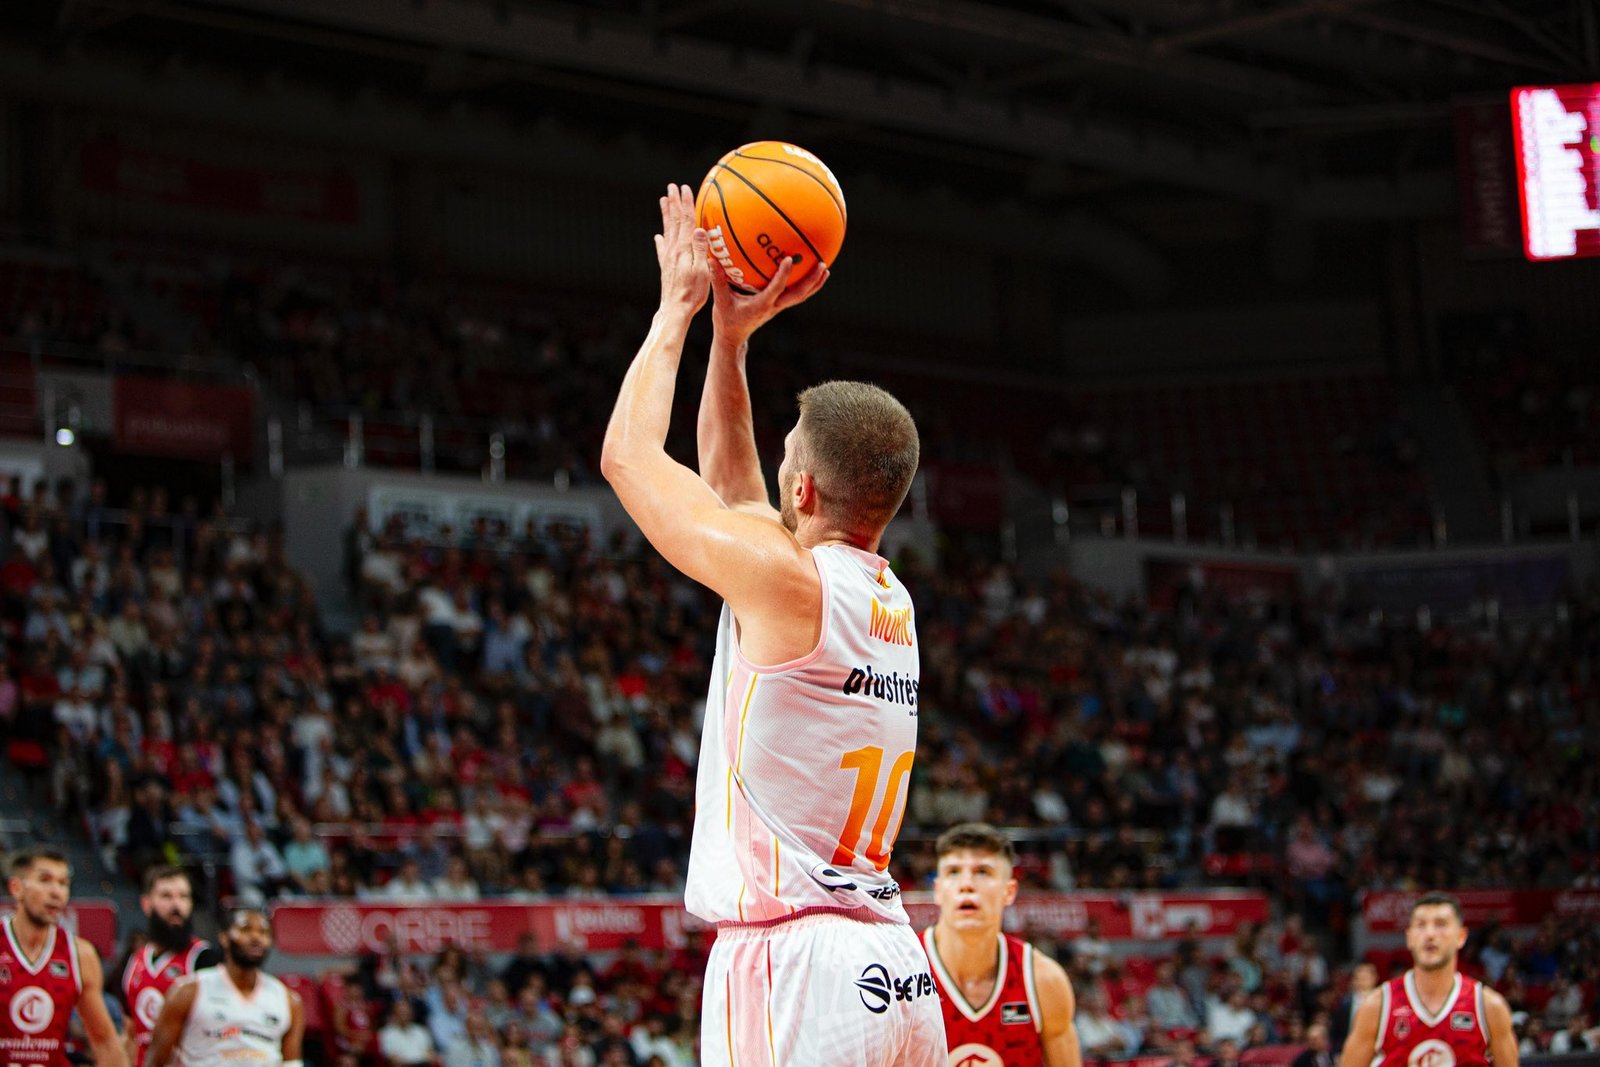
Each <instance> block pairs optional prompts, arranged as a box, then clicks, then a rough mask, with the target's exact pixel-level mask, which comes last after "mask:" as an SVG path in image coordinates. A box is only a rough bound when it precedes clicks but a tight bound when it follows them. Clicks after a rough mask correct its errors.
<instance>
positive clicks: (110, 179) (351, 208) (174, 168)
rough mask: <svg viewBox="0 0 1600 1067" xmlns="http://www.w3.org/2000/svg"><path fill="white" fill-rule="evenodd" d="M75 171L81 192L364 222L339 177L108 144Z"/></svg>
mask: <svg viewBox="0 0 1600 1067" xmlns="http://www.w3.org/2000/svg"><path fill="white" fill-rule="evenodd" d="M79 164H80V170H81V173H82V181H83V185H84V188H86V189H94V190H97V191H99V192H106V193H115V194H117V195H119V196H128V197H137V198H138V199H141V200H159V201H161V202H163V203H168V204H180V205H183V206H185V207H194V208H205V209H208V210H212V211H224V212H228V213H230V214H235V215H253V216H257V217H260V218H282V219H299V220H301V221H304V222H321V223H328V224H330V225H339V226H353V225H355V224H356V223H358V222H360V221H361V190H360V186H359V185H358V184H357V182H356V179H355V177H354V176H352V175H351V174H349V173H347V172H345V171H342V170H337V169H304V170H277V169H271V170H268V169H264V168H260V167H246V166H235V165H230V164H226V163H216V162H212V161H209V160H203V159H195V158H193V157H191V156H188V155H184V154H180V153H177V152H166V151H162V150H160V149H153V148H141V147H136V146H134V145H128V144H123V143H122V142H120V141H116V140H111V139H105V138H102V139H99V140H93V141H90V142H89V143H87V144H85V145H84V146H83V150H82V152H81V154H80V156H79Z"/></svg>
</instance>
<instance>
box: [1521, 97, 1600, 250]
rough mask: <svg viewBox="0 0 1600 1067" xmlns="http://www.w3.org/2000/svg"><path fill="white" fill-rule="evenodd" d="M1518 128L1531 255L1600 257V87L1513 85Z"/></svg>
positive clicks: (1526, 244) (1525, 245)
mask: <svg viewBox="0 0 1600 1067" xmlns="http://www.w3.org/2000/svg"><path fill="white" fill-rule="evenodd" d="M1511 129H1512V135H1513V140H1514V144H1515V146H1516V156H1517V199H1518V201H1519V202H1520V203H1521V205H1522V249H1523V252H1524V254H1526V255H1527V257H1528V258H1529V259H1532V260H1549V259H1573V258H1576V257H1580V256H1600V84H1592V85H1535V86H1522V87H1519V88H1516V89H1513V90H1511Z"/></svg>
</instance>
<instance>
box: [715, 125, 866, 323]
mask: <svg viewBox="0 0 1600 1067" xmlns="http://www.w3.org/2000/svg"><path fill="white" fill-rule="evenodd" d="M694 206H695V219H696V221H697V222H698V223H699V224H700V225H701V226H703V227H705V229H706V231H707V232H708V233H710V235H711V255H712V256H713V257H714V258H715V259H717V261H718V262H720V263H721V264H722V266H723V268H724V269H725V270H726V271H727V272H728V280H729V281H730V282H731V283H732V284H733V286H734V287H735V288H737V289H739V290H740V291H741V292H755V291H756V290H759V289H763V288H765V287H766V284H767V282H769V281H771V280H772V274H773V272H774V271H775V270H777V267H778V264H779V263H781V262H783V259H784V257H785V256H795V257H798V258H797V259H796V261H795V265H794V273H793V274H792V275H790V277H789V284H790V285H793V284H794V283H795V282H797V281H799V280H800V279H801V278H803V277H805V276H806V275H807V274H809V273H810V272H811V271H812V270H814V269H815V268H816V265H817V264H818V263H819V262H822V263H826V264H828V265H829V266H830V267H831V266H833V261H834V259H835V257H837V256H838V255H839V248H840V246H842V245H843V244H844V226H845V219H846V215H845V208H844V192H843V190H841V189H840V188H839V183H838V182H837V181H836V180H835V179H834V177H833V172H832V171H830V170H829V169H828V168H827V165H826V164H824V163H823V162H822V160H820V159H818V158H817V157H816V156H814V155H812V154H811V153H810V152H807V151H806V150H805V149H804V148H797V147H796V146H794V145H792V144H785V143H784V142H782V141H756V142H755V143H754V144H747V145H745V146H743V147H742V148H735V149H734V150H733V151H732V152H729V153H728V154H727V155H725V156H723V157H722V158H721V159H719V160H717V163H716V166H714V167H712V168H711V172H710V173H709V174H707V175H706V180H705V181H704V182H702V183H701V184H700V193H699V195H697V196H696V197H695V202H694Z"/></svg>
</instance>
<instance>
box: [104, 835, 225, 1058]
mask: <svg viewBox="0 0 1600 1067" xmlns="http://www.w3.org/2000/svg"><path fill="white" fill-rule="evenodd" d="M139 908H140V909H141V910H142V911H143V912H144V915H145V940H144V943H143V944H142V945H139V946H137V947H136V948H134V949H132V950H131V951H129V953H128V958H127V959H126V960H124V961H123V964H122V968H121V972H120V973H121V975H122V982H121V992H122V1004H123V1009H124V1010H125V1011H126V1013H127V1019H128V1022H127V1039H128V1060H129V1062H131V1063H132V1064H133V1067H141V1065H142V1064H143V1063H144V1056H145V1052H146V1051H147V1050H148V1049H149V1048H150V1033H151V1031H152V1030H154V1029H155V1025H156V1020H157V1019H158V1018H160V1017H161V1005H162V1004H163V1003H165V1002H166V999H167V991H168V990H170V989H171V988H172V984H173V983H174V982H176V981H177V980H178V979H180V978H183V977H185V976H186V975H191V974H193V973H194V972H196V971H198V970H200V969H201V968H202V967H215V966H216V965H217V964H219V963H221V962H222V953H221V952H220V951H219V950H218V949H217V947H216V946H215V945H213V944H212V943H211V942H209V941H207V940H205V939H204V938H199V937H195V936H194V885H193V883H192V882H190V880H189V872H187V871H185V870H184V869H183V868H182V867H166V866H162V867H152V868H150V870H148V871H146V872H145V876H144V893H143V895H141V896H140V897H139Z"/></svg>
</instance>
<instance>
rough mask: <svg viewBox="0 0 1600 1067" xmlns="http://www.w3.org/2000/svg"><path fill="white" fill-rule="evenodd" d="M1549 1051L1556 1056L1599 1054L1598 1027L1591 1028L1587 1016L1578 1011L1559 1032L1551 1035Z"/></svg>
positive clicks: (1599, 1032)
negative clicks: (1580, 1053)
mask: <svg viewBox="0 0 1600 1067" xmlns="http://www.w3.org/2000/svg"><path fill="white" fill-rule="evenodd" d="M1550 1051H1551V1052H1554V1053H1558V1054H1565V1053H1569V1052H1600V1027H1593V1028H1591V1027H1590V1026H1589V1016H1588V1015H1587V1014H1585V1013H1584V1012H1581V1011H1580V1012H1578V1013H1577V1014H1575V1015H1573V1016H1572V1017H1571V1018H1570V1019H1568V1020H1567V1025H1566V1026H1565V1027H1564V1028H1563V1029H1562V1030H1561V1031H1559V1032H1558V1033H1555V1034H1553V1035H1551V1037H1550Z"/></svg>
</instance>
